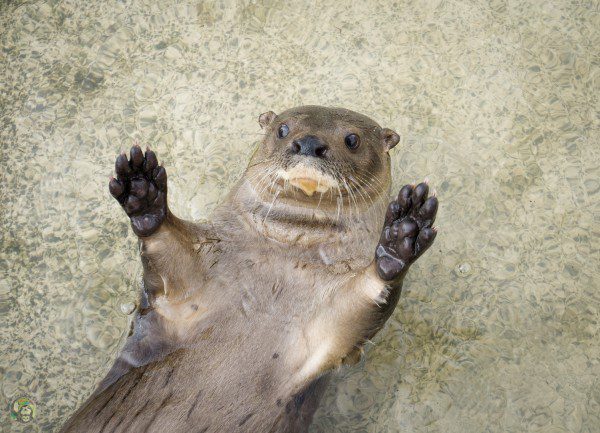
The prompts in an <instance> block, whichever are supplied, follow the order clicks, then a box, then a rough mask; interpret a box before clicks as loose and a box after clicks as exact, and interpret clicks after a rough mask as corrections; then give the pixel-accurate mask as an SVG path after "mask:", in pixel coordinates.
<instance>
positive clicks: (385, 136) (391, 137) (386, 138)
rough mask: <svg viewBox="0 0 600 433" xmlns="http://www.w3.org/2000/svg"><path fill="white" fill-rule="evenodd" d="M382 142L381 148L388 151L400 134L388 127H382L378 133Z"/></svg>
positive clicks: (396, 141) (397, 140) (398, 139)
mask: <svg viewBox="0 0 600 433" xmlns="http://www.w3.org/2000/svg"><path fill="white" fill-rule="evenodd" d="M379 136H380V137H381V141H382V142H383V149H384V150H385V151H386V152H388V151H389V150H390V149H392V148H393V147H394V146H395V145H396V144H398V142H399V141H400V136H399V135H398V134H396V133H395V132H394V131H392V130H391V129H389V128H383V129H382V130H381V132H380V133H379Z"/></svg>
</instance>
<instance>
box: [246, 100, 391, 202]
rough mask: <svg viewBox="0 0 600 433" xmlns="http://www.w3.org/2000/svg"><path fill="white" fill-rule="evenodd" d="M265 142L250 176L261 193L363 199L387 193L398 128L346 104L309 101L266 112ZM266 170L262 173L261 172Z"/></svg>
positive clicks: (313, 198)
mask: <svg viewBox="0 0 600 433" xmlns="http://www.w3.org/2000/svg"><path fill="white" fill-rule="evenodd" d="M259 123H260V125H261V127H262V128H263V129H264V131H265V138H264V141H263V143H262V146H260V148H259V149H258V150H257V151H256V153H255V154H254V156H253V158H252V162H251V163H250V169H249V171H251V170H252V169H253V168H254V167H256V170H255V172H256V175H253V173H249V174H251V176H250V179H251V181H252V182H253V183H254V187H255V189H256V190H257V191H259V192H260V193H261V194H269V195H270V194H277V195H278V196H279V197H280V198H286V199H288V200H294V201H300V202H303V203H310V202H315V203H316V202H318V203H322V202H324V201H333V202H337V201H339V200H340V199H344V200H348V201H353V202H354V203H355V204H356V203H357V202H358V201H364V202H365V203H364V204H365V205H366V204H367V200H368V199H369V198H371V197H373V194H377V195H379V194H381V193H387V188H388V186H389V182H390V158H389V155H388V152H389V150H390V149H391V148H393V147H394V146H395V145H396V144H397V143H398V141H399V139H400V138H399V136H398V134H396V133H395V132H394V131H392V130H390V129H387V128H381V127H380V126H379V125H378V124H377V123H375V122H374V121H373V120H371V119H370V118H368V117H366V116H363V115H362V114H359V113H356V112H353V111H350V110H345V109H342V108H326V107H320V106H304V107H298V108H293V109H290V110H287V111H285V112H283V113H282V114H280V115H276V114H275V113H273V112H272V111H269V112H267V113H264V114H262V115H261V116H260V117H259ZM261 174H262V175H261Z"/></svg>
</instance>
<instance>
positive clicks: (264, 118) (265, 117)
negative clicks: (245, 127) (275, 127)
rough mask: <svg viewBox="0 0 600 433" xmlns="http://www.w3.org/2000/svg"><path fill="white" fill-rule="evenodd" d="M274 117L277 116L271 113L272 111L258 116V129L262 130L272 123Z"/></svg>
mask: <svg viewBox="0 0 600 433" xmlns="http://www.w3.org/2000/svg"><path fill="white" fill-rule="evenodd" d="M275 117H277V114H275V113H273V112H272V111H267V112H266V113H263V114H261V115H260V116H258V123H259V124H260V127H261V128H263V129H264V128H266V127H267V126H269V125H270V124H271V123H273V120H275Z"/></svg>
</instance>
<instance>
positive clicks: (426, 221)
mask: <svg viewBox="0 0 600 433" xmlns="http://www.w3.org/2000/svg"><path fill="white" fill-rule="evenodd" d="M428 193H429V187H428V186H427V184H426V183H420V184H418V185H417V186H416V187H415V186H413V185H405V186H403V187H402V188H401V189H400V193H399V194H398V198H397V199H396V200H394V201H392V202H391V203H390V205H389V206H388V210H387V213H386V216H385V224H384V226H383V232H382V233H381V238H380V240H379V244H378V245H377V250H376V252H375V261H376V267H377V273H378V274H379V276H380V277H381V278H382V279H383V280H385V281H392V280H395V279H398V278H402V277H403V276H404V274H405V273H406V271H407V270H408V268H409V266H410V265H411V264H413V263H414V262H415V261H416V260H417V258H419V256H420V255H421V254H423V252H425V250H427V248H429V247H430V246H431V245H432V244H433V240H434V239H435V235H436V233H437V232H436V229H435V228H432V227H431V225H432V224H433V221H434V220H435V214H436V212H437V208H438V200H437V198H436V197H429V198H427V195H428Z"/></svg>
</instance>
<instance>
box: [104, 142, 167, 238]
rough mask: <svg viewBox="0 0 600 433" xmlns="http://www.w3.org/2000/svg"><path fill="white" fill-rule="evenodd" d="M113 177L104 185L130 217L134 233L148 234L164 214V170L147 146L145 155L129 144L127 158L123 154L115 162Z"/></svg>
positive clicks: (153, 230)
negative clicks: (115, 174) (129, 148)
mask: <svg viewBox="0 0 600 433" xmlns="http://www.w3.org/2000/svg"><path fill="white" fill-rule="evenodd" d="M115 171H116V173H117V178H116V179H115V178H111V180H110V183H109V185H108V188H109V190H110V193H111V194H112V196H113V197H114V198H116V199H117V201H118V202H119V203H120V204H121V206H122V207H123V209H124V210H125V213H127V215H128V216H129V218H130V219H131V226H132V227H133V231H134V232H135V234H136V235H138V236H150V235H151V234H152V233H154V232H155V231H156V230H158V228H159V227H160V225H161V224H162V222H163V221H164V219H165V218H166V216H167V172H166V171H165V169H164V167H162V166H160V165H158V160H157V159H156V155H155V153H154V152H152V151H151V150H150V149H147V150H146V155H144V153H143V152H142V149H141V148H140V146H137V145H136V146H133V147H132V148H131V151H130V156H129V160H127V156H126V155H125V153H122V154H120V155H119V156H118V157H117V160H116V162H115Z"/></svg>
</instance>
